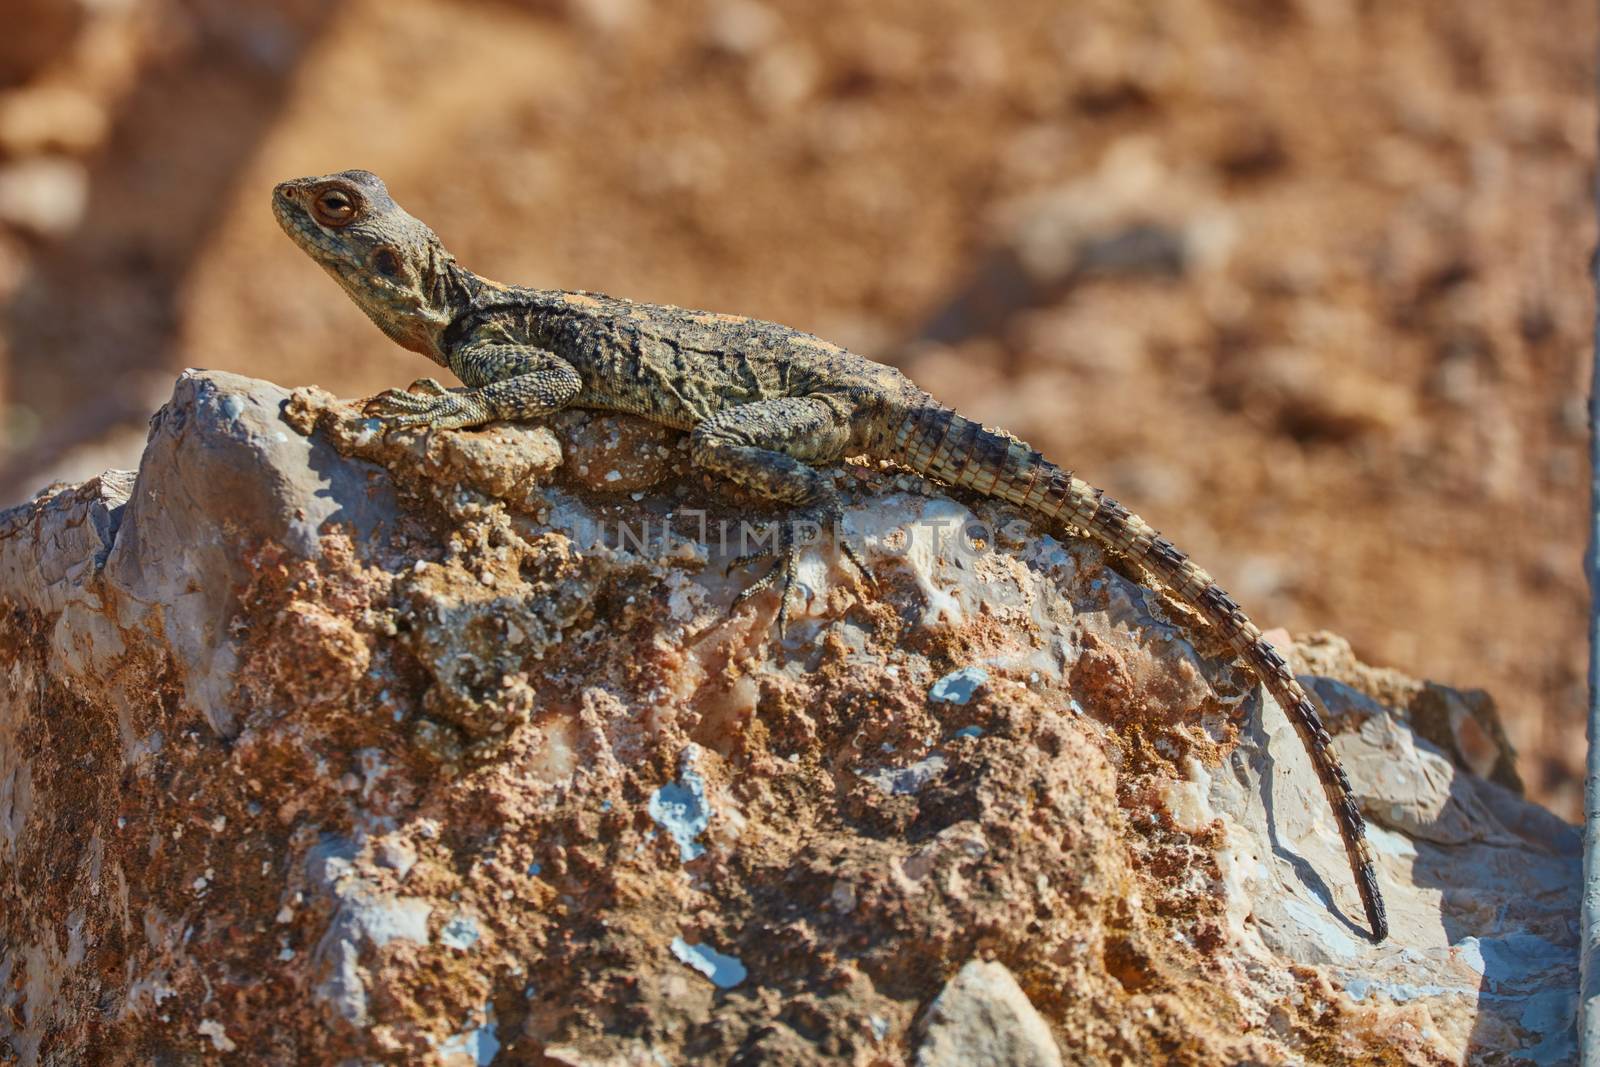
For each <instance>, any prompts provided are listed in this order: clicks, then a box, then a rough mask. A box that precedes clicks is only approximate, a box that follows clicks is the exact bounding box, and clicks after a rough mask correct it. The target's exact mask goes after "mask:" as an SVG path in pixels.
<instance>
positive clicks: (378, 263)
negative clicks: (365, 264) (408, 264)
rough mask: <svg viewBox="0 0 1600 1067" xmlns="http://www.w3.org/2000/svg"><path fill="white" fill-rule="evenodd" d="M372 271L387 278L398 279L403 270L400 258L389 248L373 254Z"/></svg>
mask: <svg viewBox="0 0 1600 1067" xmlns="http://www.w3.org/2000/svg"><path fill="white" fill-rule="evenodd" d="M372 269H373V270H375V271H377V272H378V273H379V274H381V275H383V276H384V277H385V278H398V277H400V275H401V273H402V270H403V268H402V267H401V265H400V257H399V256H397V255H395V254H394V250H393V249H389V248H380V249H378V250H377V251H376V252H374V253H372Z"/></svg>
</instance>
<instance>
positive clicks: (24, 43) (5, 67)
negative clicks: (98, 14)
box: [0, 0, 91, 88]
mask: <svg viewBox="0 0 1600 1067" xmlns="http://www.w3.org/2000/svg"><path fill="white" fill-rule="evenodd" d="M90 8H91V5H89V4H81V3H62V2H61V0H8V2H7V4H6V32H5V33H4V34H0V88H5V87H8V86H12V85H19V84H21V83H23V82H25V81H27V80H29V79H30V78H32V77H33V76H34V75H36V74H38V73H39V72H40V71H41V70H43V69H45V68H46V67H48V66H49V65H50V64H51V63H53V62H57V61H59V60H60V59H61V57H62V56H63V55H64V54H65V53H66V52H68V51H69V49H70V48H71V46H72V43H73V41H74V39H75V38H76V37H77V36H78V33H79V32H80V31H81V30H82V29H83V26H84V24H85V22H86V21H87V20H88V16H89V13H90Z"/></svg>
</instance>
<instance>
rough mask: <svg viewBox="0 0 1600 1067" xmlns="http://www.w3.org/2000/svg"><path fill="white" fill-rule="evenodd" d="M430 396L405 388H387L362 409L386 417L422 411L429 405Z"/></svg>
mask: <svg viewBox="0 0 1600 1067" xmlns="http://www.w3.org/2000/svg"><path fill="white" fill-rule="evenodd" d="M429 399H430V398H428V397H425V396H417V395H416V394H414V393H408V392H406V391H405V390H404V389H385V390H384V391H383V392H381V393H379V394H378V395H377V396H375V397H373V398H372V399H371V400H368V401H367V402H366V404H364V405H363V406H362V410H363V411H364V412H366V414H368V415H376V416H378V417H380V418H381V417H384V416H388V415H399V414H402V413H405V412H413V411H422V410H423V409H424V408H426V407H427V406H428V401H429Z"/></svg>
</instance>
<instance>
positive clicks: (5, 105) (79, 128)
mask: <svg viewBox="0 0 1600 1067" xmlns="http://www.w3.org/2000/svg"><path fill="white" fill-rule="evenodd" d="M109 131H110V121H109V120H108V119H107V117H106V112H105V109H104V108H103V107H101V106H100V104H99V103H98V102H97V101H96V100H95V99H94V98H93V97H91V96H90V95H89V94H87V93H84V92H81V91H79V90H77V89H74V88H70V87H68V86H65V85H49V86H43V85H41V86H35V87H31V88H27V89H16V90H13V91H11V92H9V93H0V153H3V154H4V155H7V156H11V157H17V156H31V155H36V154H39V153H43V152H64V153H66V154H68V155H74V156H81V155H85V154H87V153H89V152H92V151H93V150H94V149H96V148H98V147H99V146H100V144H101V143H102V142H103V141H104V140H105V138H106V134H107V133H108V132H109Z"/></svg>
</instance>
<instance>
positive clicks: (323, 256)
mask: <svg viewBox="0 0 1600 1067" xmlns="http://www.w3.org/2000/svg"><path fill="white" fill-rule="evenodd" d="M305 197H306V191H305V189H303V188H302V187H301V186H300V185H299V184H298V183H296V182H281V183H280V184H278V185H277V186H274V187H273V190H272V214H273V217H274V218H276V219H277V220H278V225H279V226H280V227H282V229H283V232H284V233H286V234H288V235H289V239H290V240H291V241H293V242H294V243H295V244H297V245H299V246H300V249H301V251H303V252H305V253H306V254H307V255H308V256H310V257H311V258H312V259H313V260H315V261H316V262H317V264H318V266H321V267H323V268H324V269H326V270H329V271H332V272H334V273H335V274H336V275H343V274H344V272H345V271H346V270H347V269H349V266H350V264H349V261H348V257H347V255H346V254H345V250H344V249H343V247H341V245H340V243H339V242H338V241H337V240H336V239H335V238H334V237H333V236H332V235H331V234H329V233H328V231H327V230H325V229H323V227H321V226H320V225H318V224H317V222H316V220H314V219H313V218H312V217H311V215H310V213H309V212H308V211H307V210H306V205H305Z"/></svg>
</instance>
